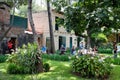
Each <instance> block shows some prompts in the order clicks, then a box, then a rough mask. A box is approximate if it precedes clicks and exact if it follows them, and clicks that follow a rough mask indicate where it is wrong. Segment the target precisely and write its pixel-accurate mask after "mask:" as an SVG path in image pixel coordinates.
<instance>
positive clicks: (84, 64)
mask: <svg viewBox="0 0 120 80" xmlns="http://www.w3.org/2000/svg"><path fill="white" fill-rule="evenodd" d="M111 69H112V67H111V66H110V64H109V63H107V62H105V61H103V60H101V59H100V58H99V57H90V56H89V55H84V56H81V57H79V58H75V59H74V61H73V63H72V71H73V72H74V73H75V74H78V75H80V76H82V77H88V78H101V79H105V78H107V77H108V76H109V75H110V71H111Z"/></svg>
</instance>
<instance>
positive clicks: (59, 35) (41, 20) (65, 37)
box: [28, 10, 77, 50]
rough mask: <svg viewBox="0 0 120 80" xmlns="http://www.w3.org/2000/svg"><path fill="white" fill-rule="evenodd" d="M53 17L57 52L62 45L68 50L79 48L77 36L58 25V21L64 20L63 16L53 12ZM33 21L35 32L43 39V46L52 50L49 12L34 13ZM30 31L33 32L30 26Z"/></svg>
mask: <svg viewBox="0 0 120 80" xmlns="http://www.w3.org/2000/svg"><path fill="white" fill-rule="evenodd" d="M51 15H52V26H53V35H54V43H55V50H58V49H60V47H61V45H64V46H65V47H66V48H72V46H75V47H77V36H76V35H75V34H74V32H68V31H67V29H66V28H64V26H60V27H59V25H58V24H57V19H58V18H61V19H63V18H64V17H63V15H62V14H59V13H56V12H55V11H53V10H52V11H51ZM33 21H34V25H35V30H36V32H37V33H38V34H40V35H41V36H42V37H41V44H42V45H46V46H47V48H48V50H49V48H50V33H49V23H48V13H47V11H46V10H45V11H41V12H39V13H33ZM28 31H31V28H30V25H29V24H28Z"/></svg>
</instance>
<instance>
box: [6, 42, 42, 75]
mask: <svg viewBox="0 0 120 80" xmlns="http://www.w3.org/2000/svg"><path fill="white" fill-rule="evenodd" d="M40 60H41V59H40V53H39V52H38V50H37V45H36V44H28V45H27V46H26V45H23V47H22V48H20V49H18V51H17V52H16V53H15V54H11V56H10V57H9V58H8V60H7V61H8V62H10V63H13V64H15V65H17V66H20V67H22V68H25V69H26V70H27V71H25V72H26V73H37V72H38V71H37V64H38V63H40ZM10 65H11V64H10ZM16 68H17V67H16ZM25 69H24V70H25ZM17 70H19V69H17ZM16 72H17V71H16ZM18 72H19V71H18ZM22 72H23V73H24V71H22Z"/></svg>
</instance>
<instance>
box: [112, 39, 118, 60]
mask: <svg viewBox="0 0 120 80" xmlns="http://www.w3.org/2000/svg"><path fill="white" fill-rule="evenodd" d="M113 54H114V58H117V44H116V42H115V41H114V42H113Z"/></svg>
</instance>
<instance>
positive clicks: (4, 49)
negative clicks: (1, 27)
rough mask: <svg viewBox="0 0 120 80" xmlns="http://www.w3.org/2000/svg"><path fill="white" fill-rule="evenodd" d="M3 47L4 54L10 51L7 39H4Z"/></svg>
mask: <svg viewBox="0 0 120 80" xmlns="http://www.w3.org/2000/svg"><path fill="white" fill-rule="evenodd" d="M1 47H2V54H6V53H7V51H8V46H7V40H3V41H2V44H1Z"/></svg>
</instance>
